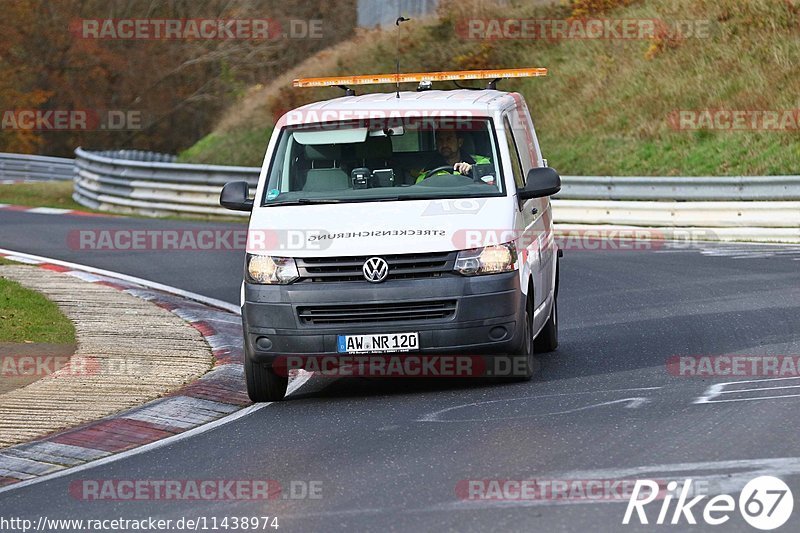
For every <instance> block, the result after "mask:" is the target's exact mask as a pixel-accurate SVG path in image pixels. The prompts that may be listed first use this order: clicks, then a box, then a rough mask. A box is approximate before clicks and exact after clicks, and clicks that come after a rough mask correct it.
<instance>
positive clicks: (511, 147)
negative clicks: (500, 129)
mask: <svg viewBox="0 0 800 533" xmlns="http://www.w3.org/2000/svg"><path fill="white" fill-rule="evenodd" d="M503 126H504V127H505V129H506V142H508V153H509V154H511V171H512V172H513V173H514V182H515V183H516V184H517V188H518V189H522V188H523V187H525V177H524V176H523V175H522V164H521V163H520V161H519V151H518V150H517V141H516V140H515V139H514V132H513V131H512V130H511V124H509V122H508V118H504V119H503Z"/></svg>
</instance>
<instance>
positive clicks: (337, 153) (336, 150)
mask: <svg viewBox="0 0 800 533" xmlns="http://www.w3.org/2000/svg"><path fill="white" fill-rule="evenodd" d="M306 157H307V158H308V159H311V160H313V161H336V160H339V159H341V158H342V147H341V146H339V145H338V144H307V145H306Z"/></svg>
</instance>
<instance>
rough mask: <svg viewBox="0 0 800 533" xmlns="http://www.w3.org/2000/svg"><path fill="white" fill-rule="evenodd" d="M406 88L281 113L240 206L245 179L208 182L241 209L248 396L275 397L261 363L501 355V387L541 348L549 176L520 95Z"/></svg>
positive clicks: (548, 337)
mask: <svg viewBox="0 0 800 533" xmlns="http://www.w3.org/2000/svg"><path fill="white" fill-rule="evenodd" d="M500 72H502V71H500ZM492 77H502V76H497V75H493V76H492ZM428 79H431V78H428ZM437 79H440V78H437ZM317 80H319V78H318V79H317ZM337 81H341V80H337V79H332V81H331V82H330V83H329V84H330V85H341V83H336V82H337ZM420 81H421V83H420V87H419V89H418V91H416V92H407V91H404V92H397V93H395V92H392V93H378V94H365V95H360V96H355V95H352V94H353V91H352V90H351V89H349V88H346V89H347V91H348V96H344V97H341V98H336V99H333V100H328V101H323V102H317V103H314V104H310V105H307V106H303V107H301V108H298V109H296V110H293V111H290V112H289V113H287V114H286V115H284V116H283V117H282V118H281V120H280V121H279V122H278V124H277V126H276V128H275V130H274V132H273V134H272V137H271V139H270V141H269V145H268V147H267V152H266V156H265V158H264V164H263V166H262V169H261V174H260V176H259V181H258V186H257V188H256V191H255V198H249V194H248V185H247V183H246V182H233V183H228V184H227V185H225V187H224V188H223V190H222V193H221V196H220V203H221V205H223V206H224V207H227V208H229V209H234V210H240V211H252V214H251V216H250V225H249V233H248V244H247V255H246V263H245V268H244V282H243V284H242V302H241V303H242V321H243V326H244V346H245V376H246V381H247V390H248V394H249V396H250V398H251V399H252V400H253V401H256V402H259V401H275V400H281V399H282V398H283V397H284V394H285V392H286V387H287V381H288V377H287V372H285V371H281V370H279V369H278V368H277V367H276V364H277V363H276V361H278V360H279V359H280V358H281V357H285V356H290V355H296V356H326V357H342V358H344V357H345V356H348V355H352V354H361V355H373V354H384V353H395V354H397V356H398V357H402V356H404V355H406V354H415V355H420V354H481V357H486V358H487V360H488V361H491V360H492V359H493V358H495V356H498V355H506V356H509V357H510V358H511V360H512V361H514V362H515V363H518V364H517V366H516V367H515V368H516V371H512V372H511V373H509V374H508V375H507V376H506V377H510V378H513V379H523V380H524V379H530V377H531V375H532V373H533V364H534V360H533V356H534V352H550V351H553V350H555V349H556V347H557V345H558V319H557V316H558V314H557V305H556V301H557V297H558V279H559V276H558V259H559V256H560V251H559V250H558V248H557V246H556V244H555V242H554V240H553V222H552V213H551V207H550V200H549V196H550V195H552V194H555V193H556V192H558V191H559V190H560V188H561V180H560V178H559V176H558V174H557V173H556V172H555V171H554V170H553V169H551V168H548V167H547V164H546V160H544V159H543V158H542V154H541V152H540V150H539V143H538V141H537V138H536V132H535V130H534V126H533V122H532V121H531V118H530V114H529V112H528V108H527V106H526V104H525V102H524V100H523V98H522V97H521V96H520V95H519V94H517V93H507V92H502V91H498V90H495V89H494V86H495V85H494V84H495V83H496V82H492V84H491V85H490V87H492V88H490V89H480V90H471V89H458V90H452V91H440V90H431V89H430V83H425V82H426V81H427V80H426V79H425V76H424V75H420ZM351 83H352V82H351ZM488 374H489V375H491V374H492V372H491V369H490V370H489V372H488ZM495 375H497V373H495Z"/></svg>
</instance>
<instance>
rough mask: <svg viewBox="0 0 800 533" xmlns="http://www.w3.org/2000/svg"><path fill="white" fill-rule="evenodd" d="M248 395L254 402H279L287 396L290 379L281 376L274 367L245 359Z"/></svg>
mask: <svg viewBox="0 0 800 533" xmlns="http://www.w3.org/2000/svg"><path fill="white" fill-rule="evenodd" d="M244 377H245V382H246V383H247V395H248V396H249V397H250V399H251V400H252V401H253V402H256V403H258V402H279V401H281V400H283V398H284V396H286V388H287V387H288V385H289V378H288V377H286V376H279V375H278V374H276V373H275V371H274V370H273V369H272V367H270V366H267V365H264V364H260V363H256V362H254V361H252V360H250V358H249V357H247V356H245V358H244Z"/></svg>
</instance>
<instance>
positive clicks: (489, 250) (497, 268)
mask: <svg viewBox="0 0 800 533" xmlns="http://www.w3.org/2000/svg"><path fill="white" fill-rule="evenodd" d="M516 265H517V247H516V246H515V245H514V243H513V242H507V243H505V244H496V245H492V246H486V247H484V248H473V249H471V250H462V251H460V252H458V257H456V265H455V268H454V269H455V271H456V272H458V273H459V274H463V275H465V276H476V275H481V274H498V273H500V272H511V271H512V270H516V268H517V267H516Z"/></svg>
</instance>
